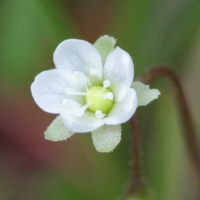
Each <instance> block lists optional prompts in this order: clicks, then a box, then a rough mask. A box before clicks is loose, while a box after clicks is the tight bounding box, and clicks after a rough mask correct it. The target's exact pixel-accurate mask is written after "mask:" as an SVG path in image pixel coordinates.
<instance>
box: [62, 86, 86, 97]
mask: <svg viewBox="0 0 200 200" xmlns="http://www.w3.org/2000/svg"><path fill="white" fill-rule="evenodd" d="M65 91H66V93H67V94H70V95H83V96H86V95H87V93H86V92H78V91H76V90H74V89H72V88H70V87H68V88H67V89H65Z"/></svg>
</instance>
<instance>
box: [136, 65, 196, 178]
mask: <svg viewBox="0 0 200 200" xmlns="http://www.w3.org/2000/svg"><path fill="white" fill-rule="evenodd" d="M163 76H166V77H168V78H169V79H170V81H171V83H172V85H173V86H174V90H175V93H176V97H177V101H178V106H179V109H180V112H181V118H182V123H183V127H184V130H185V138H186V143H187V146H188V150H189V153H190V155H191V157H192V159H193V161H194V163H195V165H196V167H197V170H198V174H199V177H200V156H199V148H198V145H197V141H198V140H197V138H196V134H195V131H194V126H193V123H192V118H191V115H190V112H189V108H188V105H187V101H186V98H185V96H184V94H183V90H182V88H181V84H180V81H179V79H178V78H177V76H176V74H175V73H174V72H173V71H172V70H171V69H170V68H169V67H168V66H165V65H160V66H156V67H153V68H151V69H149V70H147V71H146V72H144V73H143V74H142V75H141V76H140V77H139V78H138V80H139V81H141V82H142V83H144V84H149V83H150V82H151V81H152V80H154V79H155V78H158V77H163Z"/></svg>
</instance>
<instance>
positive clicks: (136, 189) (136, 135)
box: [126, 113, 144, 197]
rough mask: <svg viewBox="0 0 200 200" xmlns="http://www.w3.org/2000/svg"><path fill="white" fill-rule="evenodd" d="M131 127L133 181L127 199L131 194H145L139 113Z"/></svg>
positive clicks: (133, 119)
mask: <svg viewBox="0 0 200 200" xmlns="http://www.w3.org/2000/svg"><path fill="white" fill-rule="evenodd" d="M130 126H131V153H132V154H131V155H132V157H131V173H132V174H131V179H130V183H129V187H128V190H127V193H126V197H128V196H130V195H131V194H137V193H140V192H143V189H144V182H143V179H142V170H141V169H142V167H141V166H142V162H141V132H140V126H139V121H138V118H137V113H135V114H134V115H133V117H132V118H131V120H130Z"/></svg>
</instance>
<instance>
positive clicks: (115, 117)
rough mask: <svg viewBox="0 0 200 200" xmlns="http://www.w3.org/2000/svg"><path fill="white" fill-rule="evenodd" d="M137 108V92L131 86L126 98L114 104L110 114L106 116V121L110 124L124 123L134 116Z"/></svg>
mask: <svg viewBox="0 0 200 200" xmlns="http://www.w3.org/2000/svg"><path fill="white" fill-rule="evenodd" d="M136 108H137V96H136V92H135V90H134V89H132V88H129V90H128V91H127V93H126V96H125V97H124V99H123V100H122V101H120V102H116V103H115V104H114V106H113V108H112V109H111V111H110V112H109V114H108V116H107V117H105V118H104V122H105V124H109V125H115V124H121V123H124V122H126V121H128V120H129V119H130V118H131V117H132V115H133V114H134V112H135V110H136Z"/></svg>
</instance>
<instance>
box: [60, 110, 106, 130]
mask: <svg viewBox="0 0 200 200" xmlns="http://www.w3.org/2000/svg"><path fill="white" fill-rule="evenodd" d="M61 118H62V121H63V123H64V124H65V126H66V127H67V128H68V129H69V130H71V131H73V132H75V133H87V132H90V131H93V130H95V129H97V128H99V127H100V126H102V125H103V124H104V122H103V120H102V119H98V118H96V116H95V113H93V112H90V111H85V112H84V114H83V115H82V116H76V115H75V114H74V113H73V110H72V111H71V112H70V110H69V109H65V110H63V111H62V112H61Z"/></svg>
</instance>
